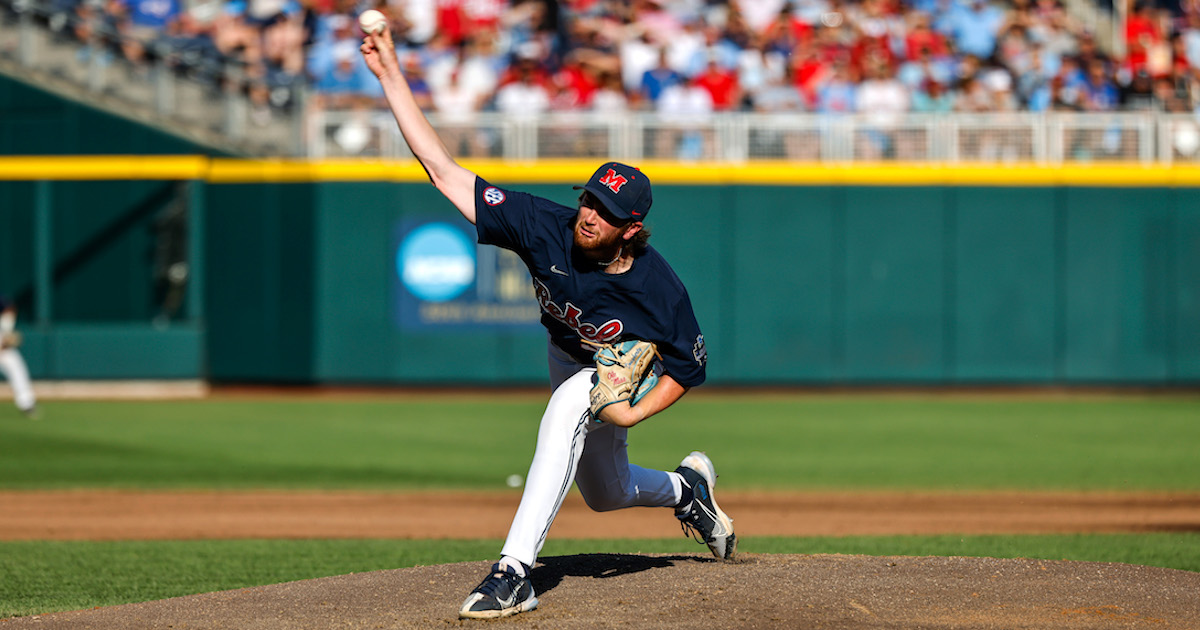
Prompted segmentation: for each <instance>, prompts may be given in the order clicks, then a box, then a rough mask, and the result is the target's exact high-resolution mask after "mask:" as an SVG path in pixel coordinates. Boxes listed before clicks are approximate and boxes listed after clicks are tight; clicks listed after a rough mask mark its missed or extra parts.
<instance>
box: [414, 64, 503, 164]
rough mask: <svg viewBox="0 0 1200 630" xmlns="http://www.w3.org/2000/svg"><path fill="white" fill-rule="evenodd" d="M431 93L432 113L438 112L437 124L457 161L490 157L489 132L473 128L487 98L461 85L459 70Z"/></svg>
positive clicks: (433, 86)
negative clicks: (459, 158)
mask: <svg viewBox="0 0 1200 630" xmlns="http://www.w3.org/2000/svg"><path fill="white" fill-rule="evenodd" d="M406 76H407V75H406ZM431 89H432V92H433V99H432V100H433V109H434V111H435V112H437V116H436V118H435V119H434V122H436V126H437V129H438V135H440V136H441V137H442V140H443V141H444V142H445V143H446V148H447V149H449V150H450V153H451V154H453V155H455V156H456V157H468V156H481V155H487V154H488V152H489V151H490V147H491V138H490V137H489V136H488V132H487V131H486V130H477V129H475V128H474V126H475V122H476V120H477V115H478V113H479V111H480V110H481V109H482V108H483V104H484V102H485V101H486V100H487V98H488V95H485V94H479V93H478V92H476V91H475V90H473V89H467V88H466V87H464V86H463V85H462V84H461V83H459V81H458V70H457V69H455V70H452V71H451V72H450V74H449V75H448V76H447V77H446V80H445V81H444V82H442V83H436V84H433V85H432V86H431Z"/></svg>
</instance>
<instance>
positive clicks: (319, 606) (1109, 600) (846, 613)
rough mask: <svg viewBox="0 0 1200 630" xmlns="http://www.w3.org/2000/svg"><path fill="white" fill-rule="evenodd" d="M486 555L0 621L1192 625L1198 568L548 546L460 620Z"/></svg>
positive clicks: (247, 628) (1198, 610)
mask: <svg viewBox="0 0 1200 630" xmlns="http://www.w3.org/2000/svg"><path fill="white" fill-rule="evenodd" d="M488 566H489V563H485V562H469V563H459V564H450V565H441V566H434V567H417V568H412V569H400V570H395V571H376V572H372V573H363V574H352V575H343V576H337V577H330V578H322V579H316V580H304V581H300V582H290V583H287V584H278V585H273V586H262V587H256V588H247V589H241V590H236V591H223V592H219V593H207V594H203V595H193V596H189V597H179V598H174V599H168V600H162V601H157V602H147V603H142V604H129V605H125V606H114V607H112V608H102V609H97V610H87V611H76V612H66V613H56V614H51V615H40V616H36V617H22V618H18V619H11V620H8V621H0V628H4V629H6V630H7V629H10V628H11V629H16V628H42V629H46V628H104V629H110V628H126V629H137V628H214V629H215V628H230V629H238V630H253V629H256V628H263V629H266V628H270V629H271V630H280V629H292V628H295V629H304V630H310V629H315V628H441V627H447V626H450V627H460V626H462V627H476V628H485V627H501V626H503V627H509V626H517V627H530V628H639V629H651V630H654V629H662V628H737V629H742V628H825V629H855V630H857V629H861V628H890V629H894V628H913V629H916V628H921V629H923V630H928V629H935V628H955V629H956V630H957V629H964V628H1003V629H1006V630H1010V629H1019V628H1045V629H1062V628H1088V629H1097V628H1099V629H1103V628H1161V629H1169V628H1197V627H1200V626H1198V625H1197V624H1200V621H1198V620H1200V597H1197V593H1200V573H1191V572H1187V571H1176V570H1171V569H1159V568H1152V567H1142V566H1134V565H1126V564H1112V563H1090V562H1050V561H1043V560H1022V559H1018V560H998V559H992V558H943V557H923V558H913V557H868V556H842V555H817V556H778V555H756V554H743V556H742V559H741V560H740V561H739V562H736V563H728V564H724V563H719V562H716V561H714V560H713V559H712V558H710V557H707V556H701V555H620V554H594V555H580V556H562V557H549V558H545V559H544V564H541V565H539V566H538V567H537V568H535V569H534V571H533V582H534V586H535V587H536V589H537V592H538V597H539V599H540V600H541V607H540V608H539V609H538V610H535V611H532V612H529V613H523V614H520V615H516V616H514V617H509V618H507V619H503V620H498V621H474V620H471V621H462V620H459V619H458V618H457V611H458V606H459V604H460V603H461V602H462V600H463V599H464V598H465V597H466V594H467V592H468V591H470V589H471V588H473V587H474V586H475V584H476V583H477V582H478V581H479V580H480V579H482V578H483V576H484V575H485V573H486V572H487V570H488Z"/></svg>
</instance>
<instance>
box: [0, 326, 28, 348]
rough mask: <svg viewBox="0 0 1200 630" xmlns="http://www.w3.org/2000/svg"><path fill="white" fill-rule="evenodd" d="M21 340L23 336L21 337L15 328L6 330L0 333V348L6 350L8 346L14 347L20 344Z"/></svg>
mask: <svg viewBox="0 0 1200 630" xmlns="http://www.w3.org/2000/svg"><path fill="white" fill-rule="evenodd" d="M22 341H24V338H22V337H21V333H19V332H17V331H15V330H14V331H12V332H6V333H4V334H3V335H0V349H2V350H7V349H9V348H16V347H18V346H20V345H21V342H22Z"/></svg>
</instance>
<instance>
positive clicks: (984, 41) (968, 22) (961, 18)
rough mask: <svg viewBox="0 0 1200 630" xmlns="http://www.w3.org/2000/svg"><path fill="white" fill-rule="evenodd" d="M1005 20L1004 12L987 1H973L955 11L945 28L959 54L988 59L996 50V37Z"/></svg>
mask: <svg viewBox="0 0 1200 630" xmlns="http://www.w3.org/2000/svg"><path fill="white" fill-rule="evenodd" d="M1004 20H1005V16H1004V11H1002V10H1001V9H999V8H997V7H995V6H993V5H991V4H989V3H988V2H987V0H971V4H970V5H969V6H966V7H961V8H959V9H958V10H956V11H954V12H953V13H952V14H951V15H950V16H949V18H948V20H947V21H946V22H945V24H944V26H943V28H945V29H947V30H946V31H945V32H946V35H948V36H949V37H950V38H951V39H953V40H954V47H955V49H956V50H958V52H960V53H962V54H966V55H975V56H977V57H979V58H980V59H987V58H988V57H991V56H992V52H993V51H995V50H996V35H997V34H998V33H999V32H1000V27H1002V26H1003V25H1004Z"/></svg>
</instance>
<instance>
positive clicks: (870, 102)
mask: <svg viewBox="0 0 1200 630" xmlns="http://www.w3.org/2000/svg"><path fill="white" fill-rule="evenodd" d="M854 98H855V103H854V109H855V110H856V111H858V112H859V113H862V114H865V115H866V121H865V122H866V126H865V129H864V132H865V133H864V136H865V137H866V138H867V139H868V142H867V145H866V146H865V147H864V148H865V149H867V152H866V154H865V155H863V157H865V158H867V159H879V158H893V157H895V156H896V151H897V146H896V145H897V140H896V130H895V127H896V125H897V123H899V122H900V119H901V117H903V115H904V113H905V112H907V111H908V109H909V104H910V98H909V94H908V89H907V88H905V87H904V84H903V83H901V82H900V81H899V80H897V79H896V77H895V76H894V75H893V74H892V71H891V68H890V67H889V65H888V63H887V61H886V60H883V59H876V60H874V61H872V62H871V63H870V65H868V66H867V79H866V80H865V81H863V82H862V83H861V84H860V85H859V86H858V91H857V93H856V94H855V97H854Z"/></svg>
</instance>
